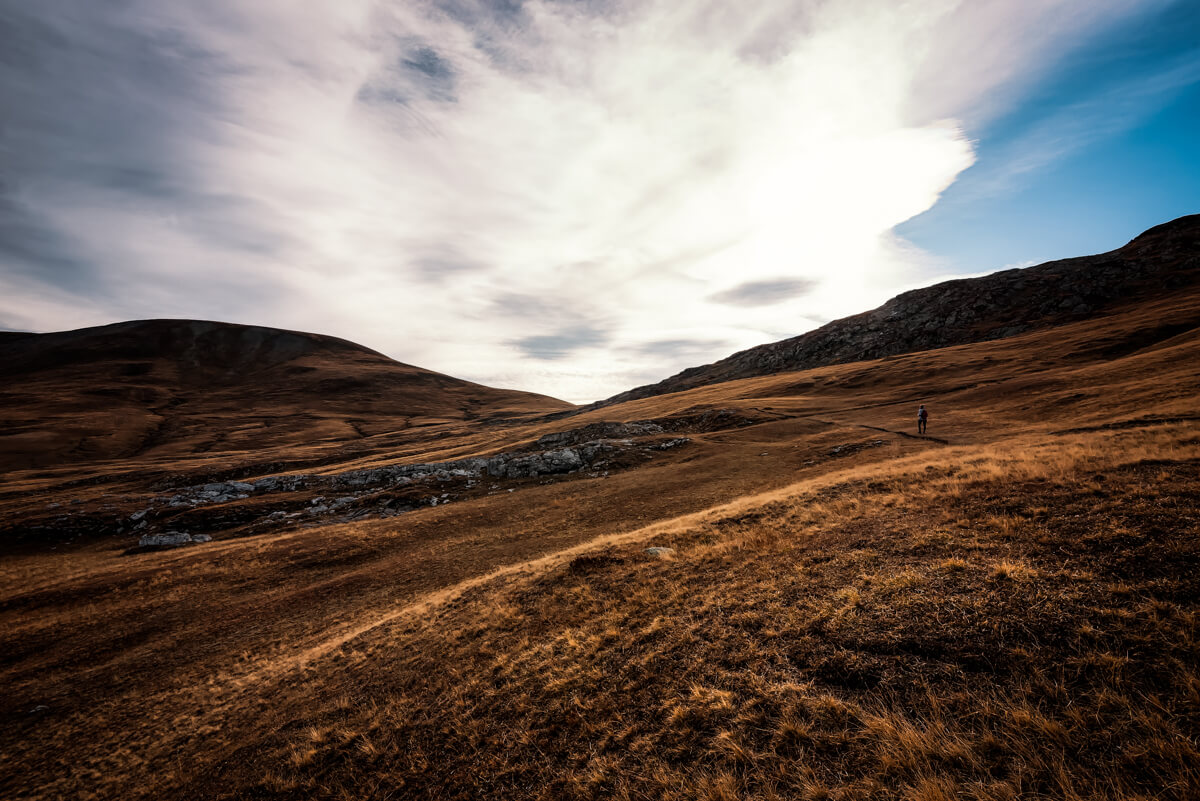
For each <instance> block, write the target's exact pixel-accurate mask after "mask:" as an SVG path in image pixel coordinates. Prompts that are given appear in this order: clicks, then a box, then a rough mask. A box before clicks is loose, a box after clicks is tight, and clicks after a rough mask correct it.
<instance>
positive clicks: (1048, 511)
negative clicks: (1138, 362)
mask: <svg viewBox="0 0 1200 801" xmlns="http://www.w3.org/2000/svg"><path fill="white" fill-rule="evenodd" d="M1190 431H1191V429H1188V428H1187V427H1186V426H1185V427H1179V426H1173V427H1172V426H1163V427H1160V428H1157V429H1155V430H1153V431H1140V432H1129V431H1123V432H1103V433H1095V434H1091V435H1088V439H1089V440H1090V441H1078V440H1073V439H1072V440H1068V441H1067V442H1066V443H1065V447H1064V449H1063V450H1064V452H1065V453H1064V454H1062V458H1059V459H1054V460H1048V459H1046V458H1045V457H1046V450H1048V449H1049V448H1050V447H1051V446H1049V445H1047V446H1045V447H1042V446H1038V445H1035V444H1031V443H1025V442H1020V443H1012V444H1011V446H1010V447H1008V448H1001V447H996V448H995V449H992V450H990V451H989V453H988V454H987V456H986V457H983V459H982V460H980V459H979V458H978V457H977V458H976V461H975V463H974V464H972V465H970V466H969V467H968V468H959V466H958V465H959V461H958V459H957V458H956V455H955V454H954V453H952V452H943V453H942V454H941V455H939V456H938V457H931V456H928V455H926V456H922V457H921V458H914V459H909V460H905V461H903V462H902V463H901V464H898V465H894V467H895V468H896V469H895V470H892V471H887V470H886V469H884V468H882V467H878V466H876V467H869V468H855V469H853V470H850V471H846V472H844V473H841V474H838V475H834V476H827V477H824V478H822V479H820V480H815V481H811V482H806V483H805V484H804V485H803V489H800V488H797V487H794V488H792V489H790V490H787V491H780V492H772V493H768V494H766V495H765V496H763V497H760V498H758V499H754V500H745V501H739V502H736V503H734V504H730V505H727V506H726V507H725V508H722V509H719V510H712V511H710V512H707V513H705V514H702V515H694V516H690V517H689V518H687V519H685V520H683V521H677V525H675V526H659V527H657V528H656V529H655V530H654V531H653V532H652V533H650V532H643V533H642V534H641V537H640V539H641V542H648V541H653V542H655V543H666V544H669V545H670V546H671V547H674V548H676V552H677V557H676V559H675V560H674V561H671V562H664V561H662V560H657V559H651V558H649V557H645V556H644V555H640V547H641V546H640V545H638V544H637V540H638V538H637V537H630V538H624V539H611V538H610V539H608V540H606V541H605V542H604V543H602V547H603V553H605V554H607V555H608V557H609V558H607V559H605V560H597V561H593V562H588V563H586V564H587V567H586V568H583V567H581V568H577V569H575V570H571V569H569V566H568V565H569V560H565V559H551V560H549V561H547V562H545V563H543V565H542V568H541V569H540V570H536V571H532V572H530V573H529V574H527V575H523V576H519V577H516V578H515V579H514V580H507V581H498V582H497V581H493V582H491V583H484V584H480V585H476V586H473V587H472V588H471V592H470V593H467V595H465V596H462V597H463V599H464V600H465V603H461V604H458V605H455V606H454V607H453V608H447V607H433V608H430V610H429V612H430V617H429V618H428V619H427V620H425V621H423V622H419V623H418V622H413V623H410V624H406V626H405V627H403V628H400V629H397V628H396V627H395V624H388V625H385V626H381V627H379V628H377V629H374V630H372V631H371V632H370V633H369V634H368V635H367V636H365V637H363V638H362V639H360V640H358V641H356V642H353V643H351V644H350V645H352V648H351V650H350V652H348V653H347V657H346V660H344V661H342V662H339V663H338V668H337V669H338V672H339V679H340V681H341V682H343V683H344V684H343V686H359V687H362V688H364V693H365V694H366V695H367V697H369V698H370V699H371V702H372V705H371V707H370V708H369V709H368V710H362V709H355V708H347V707H346V706H345V705H344V704H339V705H337V706H335V707H332V708H328V709H325V710H323V709H321V708H320V707H319V706H318V707H314V706H312V705H310V704H305V705H292V706H291V709H290V711H288V712H285V713H284V714H283V718H284V719H288V720H293V721H309V722H308V723H306V724H304V725H302V726H301V727H300V730H299V733H298V734H297V735H289V734H286V729H287V728H289V727H290V724H289V725H285V726H284V730H285V731H284V733H281V734H279V735H277V736H267V737H265V738H260V740H259V741H258V743H259V744H258V745H256V748H262V749H263V751H262V753H263V754H265V755H267V756H265V757H263V759H264V760H265V763H266V764H272V765H278V764H281V763H280V762H278V761H277V759H278V760H282V764H287V765H288V771H286V772H280V770H279V768H278V767H275V768H273V769H272V770H273V771H274V772H273V773H272V778H271V779H270V781H266V780H263V779H261V778H256V775H257V767H256V768H255V769H254V770H248V769H240V768H239V767H238V766H230V765H227V766H226V767H225V768H224V769H223V770H222V771H221V772H220V773H219V774H218V776H219V777H220V778H219V779H216V778H214V779H213V780H212V781H211V782H209V783H205V784H203V785H202V786H203V787H204V788H205V791H206V792H212V793H214V794H215V795H217V796H218V797H225V796H228V797H235V796H238V794H239V793H242V792H247V793H248V794H249V795H250V796H254V797H281V798H282V797H289V798H290V797H330V798H335V797H343V796H344V797H350V796H352V795H353V793H354V792H356V791H358V790H360V789H361V788H363V787H367V786H371V787H374V788H377V790H378V791H379V792H381V793H383V792H393V793H402V794H403V796H404V797H412V798H426V797H428V798H475V797H482V796H488V797H521V798H631V799H632V798H665V799H671V798H679V799H683V798H697V797H699V798H729V799H734V798H736V799H745V798H840V799H869V798H912V799H1001V798H1011V799H1016V798H1077V799H1085V798H1086V799H1114V801H1115V799H1125V798H1132V797H1137V796H1139V795H1141V796H1145V797H1147V798H1149V797H1155V798H1178V799H1187V798H1190V797H1193V796H1194V794H1195V791H1196V790H1197V789H1198V788H1200V751H1198V750H1197V748H1196V734H1197V732H1198V731H1200V636H1198V631H1200V628H1198V626H1200V609H1198V607H1197V597H1196V595H1195V593H1194V592H1193V591H1192V590H1191V589H1189V588H1191V587H1193V586H1194V584H1193V582H1194V576H1195V573H1194V572H1193V568H1190V567H1188V565H1194V564H1197V563H1198V557H1200V544H1198V542H1197V539H1198V538H1197V534H1200V532H1198V531H1197V530H1196V527H1195V522H1194V520H1195V513H1196V508H1197V505H1196V488H1197V486H1200V452H1198V450H1197V447H1196V445H1195V444H1182V445H1181V444H1180V443H1181V442H1184V441H1186V440H1187V438H1188V436H1190ZM928 468H933V470H932V471H931V470H929V469H928ZM1098 470H1103V471H1104V473H1105V483H1106V485H1107V486H1108V487H1110V488H1113V489H1115V490H1116V491H1115V492H1113V493H1112V494H1110V495H1109V496H1108V500H1107V503H1109V504H1110V507H1111V508H1098V504H1097V497H1096V496H1094V495H1092V494H1091V492H1090V491H1089V490H1088V489H1087V488H1086V485H1085V482H1083V481H1082V479H1083V478H1084V477H1085V476H1088V475H1094V474H1095V471H1098ZM881 473H886V475H887V476H888V482H887V484H888V486H887V488H886V489H878V488H877V489H872V482H875V481H877V480H878V479H879V477H880V474H881ZM897 497H900V498H904V499H905V500H904V501H903V502H899V501H898V500H897ZM1097 526H1103V527H1105V528H1106V529H1107V530H1109V531H1124V532H1140V533H1141V534H1142V537H1141V539H1140V540H1137V541H1136V542H1141V544H1140V545H1137V546H1136V548H1137V549H1138V550H1136V551H1135V552H1114V551H1113V550H1112V549H1111V548H1110V547H1109V546H1108V544H1107V541H1106V540H1096V539H1094V538H1089V537H1088V536H1087V532H1088V531H1091V530H1093V529H1094V528H1095V527H1097ZM930 532H937V533H939V534H941V535H942V536H940V537H937V538H931V537H930V536H929V535H930ZM1152 532H1153V533H1152ZM1121 536H1122V537H1125V538H1126V540H1127V539H1128V536H1127V534H1122V535H1121ZM579 552H580V551H579V549H576V550H575V551H573V553H576V554H577V553H579ZM1151 562H1152V563H1153V564H1154V565H1155V567H1154V570H1153V571H1151V572H1146V570H1145V567H1146V565H1147V564H1149V563H1151ZM581 564H582V563H581ZM506 578H511V577H506ZM330 669H331V666H330V665H324V666H320V667H318V666H317V665H309V666H308V668H307V670H306V673H305V676H306V680H308V681H312V680H316V679H317V678H318V677H323V676H325V675H326V672H327V671H329V670H330ZM289 716H295V717H289ZM313 721H316V722H313ZM335 722H336V724H335ZM311 727H316V728H311ZM338 727H340V728H338ZM313 732H316V733H317V734H316V735H314V733H313ZM276 753H278V754H279V755H280V756H279V757H278V758H277V757H275V756H272V755H273V754H276ZM296 754H299V756H295V755H296ZM256 764H257V763H256ZM228 787H245V788H247V789H246V790H245V791H242V790H238V791H236V792H233V791H225V790H222V788H228ZM251 788H252V789H251Z"/></svg>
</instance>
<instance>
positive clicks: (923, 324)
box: [594, 214, 1200, 406]
mask: <svg viewBox="0 0 1200 801" xmlns="http://www.w3.org/2000/svg"><path fill="white" fill-rule="evenodd" d="M1197 283H1200V215H1195V214H1194V215H1189V216H1187V217H1180V218H1179V219H1177V220H1173V221H1172V222H1168V223H1164V224H1163V225H1159V226H1156V227H1154V228H1151V229H1150V230H1148V231H1146V232H1145V233H1143V234H1141V235H1140V236H1138V237H1137V238H1136V239H1134V240H1133V241H1131V242H1130V243H1129V244H1127V245H1125V246H1124V247H1121V248H1118V249H1117V250H1113V251H1110V252H1108V253H1102V254H1100V255H1097V256H1084V257H1080V258H1073V259H1063V260H1061V261H1052V262H1048V263H1046V264H1042V265H1039V266H1037V267H1028V268H1025V269H1017V270H1005V271H1003V272H998V273H993V274H991V275H986V276H983V277H980V278H966V279H959V280H955V281H946V282H944V283H941V284H937V285H935V286H931V287H926V288H924V289H915V290H912V291H911V292H905V293H904V294H902V295H898V296H896V297H894V298H892V299H891V300H889V301H888V302H887V303H885V304H883V305H882V306H880V307H879V308H877V309H874V310H872V311H868V312H863V313H862V314H856V315H854V316H853V317H846V318H844V319H841V320H835V321H834V322H832V323H829V324H828V325H825V326H822V327H821V328H818V329H816V330H814V331H809V332H808V333H806V334H801V335H800V336H796V337H792V338H790V339H785V340H782V341H780V342H774V343H771V344H768V345H759V346H757V347H753V348H750V349H748V350H744V351H740V352H738V353H735V354H733V355H732V356H729V357H727V358H725V359H722V360H720V361H718V362H715V363H713V364H708V365H703V366H700V367H691V368H688V369H687V370H684V371H683V372H681V373H678V374H677V375H674V376H671V377H670V378H667V379H665V380H663V381H660V382H658V383H657V384H650V385H647V386H642V387H637V388H635V389H631V390H628V391H626V392H622V393H620V394H619V395H614V396H613V397H611V398H608V399H607V400H603V401H600V402H599V403H597V404H594V405H595V406H608V405H611V404H614V403H621V402H624V401H629V400H636V399H638V398H648V397H652V396H655V395H664V394H667V393H671V392H679V391H681V390H685V389H691V388H693V387H699V386H705V385H708V384H716V383H720V382H723V381H732V380H735V379H739V378H751V377H754V376H760V375H769V374H771V373H778V372H784V371H790V370H805V369H809V368H813V367H822V366H825V365H831V364H842V363H845V362H854V361H862V360H866V359H878V358H882V357H884V356H894V355H897V354H901V353H914V352H917V351H922V350H931V349H934V348H941V347H946V346H949V345H963V344H968V343H971V342H982V341H986V340H991V339H1001V338H1004V337H1009V336H1013V335H1016V334H1020V333H1024V332H1026V331H1032V330H1036V329H1040V328H1048V327H1051V326H1056V325H1061V324H1063V323H1069V322H1074V321H1077V320H1081V319H1086V318H1089V317H1092V316H1096V315H1098V314H1102V313H1104V312H1107V311H1109V310H1112V309H1115V308H1118V307H1121V306H1124V305H1127V304H1128V303H1130V302H1131V301H1140V300H1145V299H1149V298H1153V297H1156V296H1160V295H1162V294H1163V293H1167V292H1171V291H1173V290H1177V289H1180V288H1182V287H1185V286H1191V285H1194V284H1197ZM1175 333H1177V332H1175ZM1170 334H1171V332H1164V335H1170Z"/></svg>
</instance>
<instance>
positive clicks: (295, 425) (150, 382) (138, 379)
mask: <svg viewBox="0 0 1200 801" xmlns="http://www.w3.org/2000/svg"><path fill="white" fill-rule="evenodd" d="M0 378H2V379H3V387H0V427H2V429H3V432H4V433H3V435H2V436H0V470H5V469H19V468H23V467H32V466H51V465H56V464H69V463H74V462H79V461H87V460H98V459H113V458H123V457H129V456H134V455H140V456H171V455H178V454H188V453H197V452H203V451H207V450H213V449H217V450H222V451H236V450H239V449H246V448H253V449H261V448H264V447H277V446H298V445H302V444H306V443H313V442H315V441H320V440H322V439H325V440H336V441H348V440H349V441H352V440H355V439H358V438H361V437H364V436H368V435H370V434H373V433H379V432H381V431H390V430H396V429H404V428H408V427H412V426H421V425H425V424H428V423H430V422H435V421H442V420H463V419H475V418H496V417H506V416H513V415H521V414H528V413H545V412H551V411H559V410H563V409H569V408H571V406H570V404H567V403H564V402H562V401H557V400H554V399H552V398H547V397H544V396H539V395H533V394H530V393H525V392H516V391H510V390H499V389H493V388H491V387H485V386H481V385H479V384H473V383H471V382H468V381H462V380H459V379H456V378H451V377H450V376H446V375H441V374H439V373H435V372H431V371H429V370H423V369H421V368H419V367H413V366H411V365H407V364H401V363H399V362H396V361H393V360H392V359H389V358H388V357H386V356H384V355H383V354H381V353H377V352H375V351H373V350H369V349H367V348H364V347H362V346H361V345H356V344H354V343H352V342H347V341H345V340H342V339H337V338H334V337H328V336H319V335H316V334H307V333H301V332H297V331H281V330H278V329H271V328H261V327H256V326H244V325H232V324H227V323H215V322H203V321H195V320H141V321H134V322H127V323H118V324H115V325H107V326H102V327H99V328H84V329H80V330H77V331H65V332H59V333H52V334H25V335H19V334H9V335H7V336H5V337H3V338H0Z"/></svg>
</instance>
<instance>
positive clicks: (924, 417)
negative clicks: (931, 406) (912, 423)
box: [917, 403, 929, 434]
mask: <svg viewBox="0 0 1200 801" xmlns="http://www.w3.org/2000/svg"><path fill="white" fill-rule="evenodd" d="M928 421H929V412H927V411H925V404H923V403H922V404H921V407H920V408H919V409H917V433H918V434H924V433H925V424H926V423H927V422H928Z"/></svg>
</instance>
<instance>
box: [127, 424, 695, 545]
mask: <svg viewBox="0 0 1200 801" xmlns="http://www.w3.org/2000/svg"><path fill="white" fill-rule="evenodd" d="M598 425H601V426H608V425H610V424H598ZM611 425H612V426H615V427H614V428H606V429H605V430H606V431H615V430H617V428H616V427H619V428H620V430H621V431H623V432H626V433H629V432H632V431H634V430H639V431H643V433H644V432H646V431H650V430H651V429H652V428H654V429H655V430H659V431H661V429H658V428H657V427H652V426H638V425H637V424H629V425H626V424H619V423H618V424H611ZM580 430H582V429H576V430H575V432H564V433H565V434H568V435H572V436H573V435H574V434H575V433H576V432H578V431H580ZM555 436H557V435H550V437H552V438H553V437H555ZM542 440H547V437H543V438H542ZM542 440H538V441H539V442H541V441H542ZM549 441H554V440H553V439H551V440H549ZM689 442H691V440H690V439H689V438H687V437H673V438H670V439H659V440H657V441H652V442H643V443H641V444H638V445H635V444H634V443H633V441H632V440H616V441H613V440H595V441H591V442H583V443H581V444H578V445H574V446H571V447H563V448H554V449H552V450H546V451H535V452H519V451H514V452H506V453H499V454H496V455H495V456H476V457H470V458H467V459H457V460H454V461H448V462H425V463H420V464H399V465H387V466H386V467H372V468H366V469H363V470H348V471H346V472H343V473H334V474H332V475H314V474H293V475H282V476H266V477H264V478H260V479H256V480H254V481H222V482H216V483H209V484H200V485H197V486H194V487H185V488H183V489H181V490H179V491H178V492H176V493H175V494H174V495H171V496H169V497H165V498H162V499H160V501H159V503H160V504H162V505H164V506H167V507H187V508H195V507H198V506H207V505H213V504H220V503H228V502H230V501H239V500H243V499H245V498H249V497H250V496H251V495H264V494H269V493H285V492H295V491H298V490H302V489H318V490H321V489H324V490H329V491H343V492H345V491H363V490H375V489H384V488H391V487H397V486H403V485H407V484H412V483H415V482H421V481H429V480H432V481H449V480H451V479H480V478H484V477H489V478H497V479H502V478H507V479H513V478H535V477H537V476H548V475H561V474H564V473H573V472H576V471H579V470H582V469H584V468H589V467H590V468H597V469H603V468H605V467H607V464H608V463H607V458H608V457H612V456H616V455H618V454H621V453H624V452H626V451H629V450H641V451H664V450H670V449H672V448H677V447H679V446H681V445H686V444H687V443H689ZM353 499H354V496H345V497H343V498H341V499H339V501H341V502H342V503H343V505H344V504H345V503H347V502H349V501H351V500H353ZM327 508H328V507H327ZM148 511H149V510H147V509H143V510H142V511H139V512H136V513H135V514H133V515H132V516H131V517H130V521H131V522H134V523H139V525H140V524H141V522H142V521H143V520H144V518H145V516H146V514H147V512H148Z"/></svg>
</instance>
